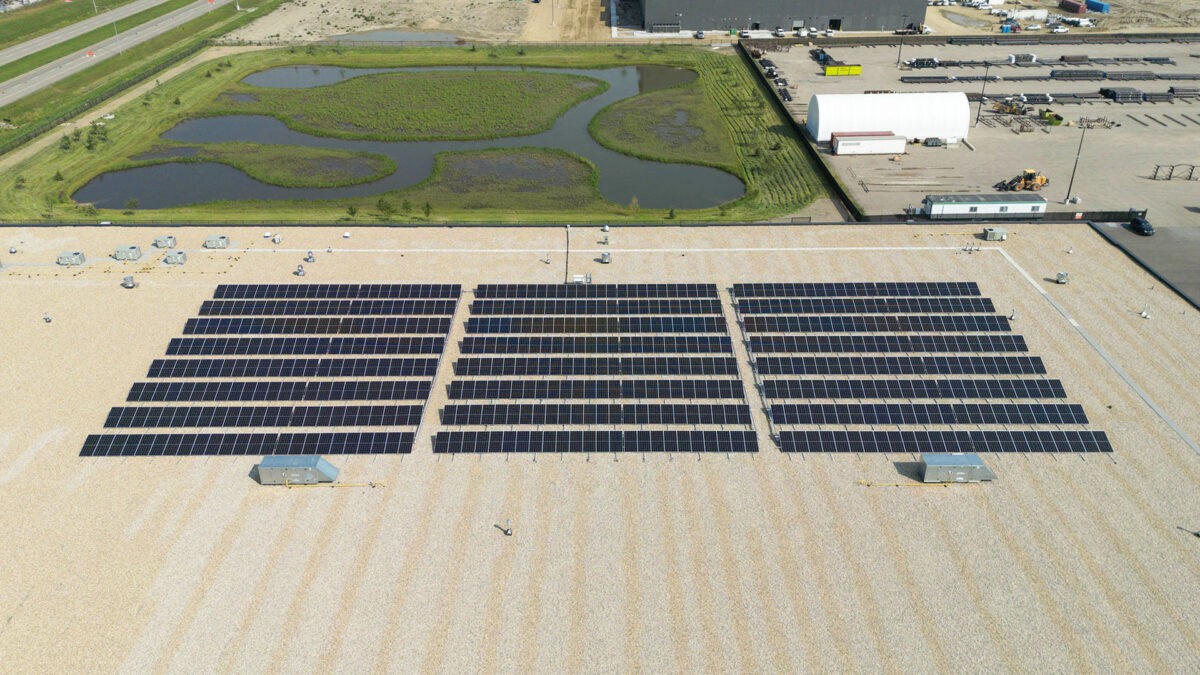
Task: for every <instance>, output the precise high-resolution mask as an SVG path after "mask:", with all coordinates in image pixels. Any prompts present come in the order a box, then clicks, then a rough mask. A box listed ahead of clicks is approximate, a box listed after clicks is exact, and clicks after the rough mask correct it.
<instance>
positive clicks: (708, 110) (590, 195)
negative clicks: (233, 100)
mask: <svg viewBox="0 0 1200 675" xmlns="http://www.w3.org/2000/svg"><path fill="white" fill-rule="evenodd" d="M225 63H226V64H227V65H226V66H225V67H220V68H218V67H217V64H216V63H215V62H214V63H212V64H210V65H206V66H202V67H199V68H197V69H194V70H192V71H190V72H188V73H186V74H184V75H181V76H179V77H177V78H174V79H173V80H171V81H169V82H163V83H162V85H161V86H160V87H158V88H156V89H155V90H154V92H153V94H152V95H151V96H148V97H147V98H146V99H145V100H143V101H138V102H134V103H132V104H130V105H127V106H125V107H123V108H122V109H121V110H120V111H118V114H117V119H115V120H113V121H111V122H110V123H109V134H108V139H109V140H108V141H106V142H104V143H102V144H100V145H99V146H98V147H96V148H95V149H94V150H92V151H85V150H82V149H78V148H73V149H71V150H70V151H67V152H64V151H61V150H59V149H58V148H53V149H49V150H47V151H45V152H43V153H40V154H39V155H36V156H34V157H32V158H30V159H29V160H27V161H25V162H23V163H22V164H21V165H19V166H18V167H16V168H15V169H14V170H12V171H9V172H7V173H5V174H3V175H0V220H8V221H15V220H26V219H31V218H32V219H37V218H38V217H39V216H40V215H41V214H44V213H45V212H46V211H47V207H46V200H47V199H48V198H49V199H51V200H60V201H59V203H61V204H62V206H60V207H57V208H55V209H54V211H55V215H56V217H58V218H62V217H67V214H76V215H74V216H70V217H76V218H84V215H83V214H82V213H81V211H80V210H79V209H76V208H72V206H71V205H70V202H69V195H70V194H71V193H72V192H73V191H74V190H76V189H78V188H79V187H81V186H82V185H83V184H85V183H86V182H87V181H88V180H90V179H91V178H92V177H94V176H96V175H98V174H100V173H103V172H105V171H108V170H111V169H114V168H118V167H120V166H123V165H126V164H127V162H128V161H129V159H128V158H130V157H133V156H136V155H137V154H138V153H141V152H145V151H147V150H148V149H150V148H151V147H153V145H154V144H155V143H156V142H158V137H159V135H160V134H161V133H162V132H164V131H166V130H167V129H170V128H171V127H173V126H174V125H176V124H177V123H179V122H180V121H183V120H185V119H188V118H190V117H194V116H196V114H197V112H198V111H200V110H210V111H211V110H213V109H214V105H213V104H214V102H215V101H217V99H218V98H219V97H221V96H222V94H223V93H224V92H227V91H231V90H235V89H236V88H237V85H236V83H237V82H238V81H240V80H241V79H242V78H243V77H245V76H246V75H248V74H250V73H252V72H256V71H259V70H263V69H266V68H270V67H275V66H283V65H328V66H342V67H347V68H349V67H402V66H428V65H527V66H540V67H555V66H559V67H571V68H606V67H617V66H629V65H642V64H659V65H668V66H676V67H685V68H690V69H692V70H695V71H696V72H697V73H698V74H699V78H698V79H697V80H696V81H695V82H694V83H693V84H689V85H685V86H681V87H679V88H678V90H675V89H672V90H664V91H661V92H659V93H658V94H657V95H656V94H653V93H652V94H648V95H642V96H638V97H634V98H632V99H627V100H626V101H624V102H622V103H619V104H618V105H615V106H613V107H612V108H611V109H610V110H609V111H608V113H606V114H605V115H604V116H603V117H602V119H601V121H600V122H599V123H598V125H599V128H601V129H611V130H614V133H612V134H607V135H606V133H605V132H604V131H596V134H597V135H598V136H600V137H601V138H602V140H603V141H604V143H605V145H608V146H609V147H611V148H614V149H616V150H618V151H621V152H625V153H627V154H631V155H637V156H641V157H646V158H654V159H671V160H676V161H678V160H684V161H688V162H693V163H697V164H707V165H714V166H721V167H724V168H726V169H727V170H729V171H731V172H732V173H734V174H736V175H737V176H738V177H739V178H741V179H742V180H743V181H744V182H745V184H746V194H745V195H744V196H743V197H742V198H741V199H738V200H736V201H734V202H731V203H728V204H725V205H722V206H721V207H716V208H709V209H698V210H682V209H681V210H679V212H678V213H677V214H676V217H677V218H678V219H680V220H696V221H714V222H718V221H743V220H760V219H768V218H775V217H780V216H785V215H789V214H793V213H795V212H797V211H799V210H800V209H802V208H803V207H804V206H806V205H807V204H809V203H810V202H811V201H812V200H813V199H815V198H817V197H820V196H823V195H825V194H826V189H825V184H824V182H823V179H822V177H821V174H820V173H819V172H818V171H817V170H816V168H815V167H813V166H812V165H811V164H810V160H809V158H808V157H807V156H806V154H805V153H804V151H803V148H802V147H801V145H800V139H798V138H797V137H796V136H795V133H794V132H793V131H792V127H791V125H790V124H789V123H788V121H787V120H786V119H784V118H783V116H782V114H781V113H779V112H778V111H777V109H776V108H775V107H773V106H772V105H770V104H769V102H768V101H767V100H766V98H765V94H764V92H763V91H762V90H761V89H760V88H759V86H758V84H757V83H756V81H755V79H754V75H753V73H751V72H750V70H749V69H748V68H747V67H746V66H745V65H744V64H743V63H742V62H741V61H740V60H739V59H738V58H737V57H735V56H733V55H729V54H720V53H714V52H712V51H709V50H701V49H697V48H694V47H690V46H688V47H684V46H681V47H661V46H657V47H636V48H630V47H626V46H621V47H579V48H570V47H545V48H542V47H528V46H527V47H523V48H500V47H497V48H492V49H490V50H483V49H480V50H472V49H469V48H437V49H430V48H411V49H378V48H360V49H348V48H323V47H310V48H307V49H283V50H271V51H261V52H251V53H245V54H241V55H237V56H232V57H229V58H228V59H227V61H225ZM238 91H241V90H238ZM176 99H178V100H179V101H180V103H179V104H178V105H176V104H174V100H176ZM221 105H225V104H221ZM681 110H682V111H683V112H684V113H685V115H684V117H681V116H680V115H679V111H681ZM611 113H618V117H613V116H612V114H611ZM618 118H619V119H621V120H623V121H621V122H620V123H619V124H618V123H616V122H614V120H616V119H618ZM468 124H469V123H468ZM639 124H642V125H646V126H647V129H649V131H645V130H638V128H637V127H638V126H639ZM464 127H465V128H460V129H459V130H458V132H459V133H463V134H466V133H467V132H469V131H471V130H472V129H473V128H474V129H477V127H472V126H467V125H466V124H464ZM655 129H657V131H655ZM694 129H699V130H700V133H699V134H698V135H697V134H696V133H695V131H694ZM646 133H650V134H652V135H653V136H654V137H655V138H656V139H658V140H656V142H654V143H647V142H646V140H647V137H646V136H645V134H646ZM289 147H290V146H289ZM481 156H486V157H483V159H480V157H481ZM551 159H552V160H553V161H551ZM521 167H524V168H523V169H522V168H521ZM531 167H543V168H545V167H552V168H553V171H549V170H546V171H542V170H539V171H534V170H533V169H532V168H531ZM585 168H586V170H585ZM518 169H519V170H518ZM56 172H57V173H58V174H59V175H61V177H62V179H61V180H54V178H53V176H54V175H55V174H56ZM553 175H561V176H567V177H570V181H568V182H567V183H554V182H551V183H548V184H545V185H543V184H542V183H544V182H545V178H546V177H547V176H553ZM18 176H19V177H20V178H21V179H22V180H21V181H20V185H19V186H18V184H17V180H16V179H17V177H18ZM520 176H534V178H528V177H527V178H520ZM595 182H596V176H595V174H594V168H593V167H591V165H590V164H589V163H587V162H586V161H584V160H582V159H581V158H578V157H574V156H570V155H565V153H561V152H559V151H547V150H530V149H523V150H507V151H503V152H499V154H494V153H493V152H485V153H447V154H443V155H441V156H440V157H439V161H438V163H437V168H436V169H435V173H434V175H433V176H431V177H430V178H429V179H428V180H426V181H424V182H422V183H420V184H418V185H415V186H413V187H410V188H408V189H406V190H401V191H397V192H393V193H390V194H386V195H375V196H372V197H371V198H369V199H367V198H360V199H346V200H326V201H307V202H305V201H287V202H284V201H278V202H272V201H259V202H237V203H221V204H205V205H198V206H188V207H178V208H169V209H160V210H153V211H152V210H145V209H143V210H139V211H138V212H136V213H135V214H133V215H132V216H126V215H122V214H120V213H119V212H116V211H114V212H111V213H108V212H105V211H101V212H100V215H101V218H100V219H105V218H104V216H107V217H108V219H111V220H114V221H117V222H127V221H140V220H145V221H161V222H183V221H205V220H230V219H232V220H236V219H247V220H275V221H294V222H337V221H339V220H345V219H347V218H349V216H348V209H350V207H354V208H353V209H352V210H354V211H355V212H356V215H355V216H353V220H356V221H361V222H378V218H379V216H380V215H381V214H379V213H378V210H377V209H376V206H377V200H378V199H379V198H380V197H382V198H383V199H384V200H385V201H387V202H389V203H393V205H394V206H395V207H396V208H395V209H394V210H392V211H390V212H389V213H386V214H382V215H384V216H386V218H387V219H388V220H390V221H395V222H409V221H411V222H422V221H424V220H425V218H424V214H423V213H421V209H420V207H422V206H423V205H424V203H425V202H426V201H428V202H429V203H430V204H431V206H432V213H431V216H430V220H432V221H434V222H564V221H565V222H600V221H608V222H631V221H641V222H653V221H661V220H662V219H663V218H665V217H666V216H667V213H666V212H665V210H659V209H645V208H644V209H638V208H633V207H630V206H628V205H623V204H614V203H611V202H608V201H605V200H603V199H601V198H600V196H599V195H598V193H597V191H596V188H595ZM465 186H470V187H471V189H470V190H467V189H464V188H465ZM406 199H407V200H408V201H409V202H410V204H411V205H415V206H413V208H412V209H411V210H410V211H409V212H408V213H404V212H403V211H402V210H401V209H400V208H399V206H400V205H401V204H402V203H403V201H405V200H406ZM92 217H93V216H92V215H91V214H90V213H88V214H87V218H88V219H90V218H92Z"/></svg>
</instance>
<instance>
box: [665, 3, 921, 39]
mask: <svg viewBox="0 0 1200 675" xmlns="http://www.w3.org/2000/svg"><path fill="white" fill-rule="evenodd" d="M925 8H926V4H925V0H642V9H643V15H644V17H645V24H644V28H645V29H646V30H655V27H656V25H657V26H658V27H659V29H660V30H662V29H664V28H672V29H674V28H673V27H674V26H675V25H678V26H679V28H678V29H674V30H680V29H682V30H728V29H731V28H732V29H751V30H753V29H760V30H770V29H772V28H775V27H776V26H779V27H781V28H784V29H785V30H789V31H790V30H791V29H792V28H798V27H800V26H804V27H806V28H818V29H822V30H823V29H825V28H840V29H841V30H889V31H890V30H895V29H896V28H900V27H902V26H904V25H906V24H909V23H921V22H922V21H924V20H925Z"/></svg>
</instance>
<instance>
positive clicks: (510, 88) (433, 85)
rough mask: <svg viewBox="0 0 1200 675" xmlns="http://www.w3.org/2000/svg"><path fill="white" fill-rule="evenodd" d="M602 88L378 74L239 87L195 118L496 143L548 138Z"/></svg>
mask: <svg viewBox="0 0 1200 675" xmlns="http://www.w3.org/2000/svg"><path fill="white" fill-rule="evenodd" d="M607 88H608V83H606V82H602V81H600V80H593V79H589V78H585V77H579V76H576V75H559V74H550V73H514V72H417V73H381V74H376V75H363V76H360V77H354V78H351V79H349V80H346V81H344V82H339V83H337V84H333V85H328V86H324V87H312V88H309V89H274V88H264V87H251V86H248V85H245V84H239V85H237V86H235V87H231V88H230V89H229V90H228V91H227V92H226V93H224V94H222V95H221V96H219V97H218V98H217V99H216V100H214V101H212V102H211V103H209V104H207V105H203V106H200V107H199V108H197V109H196V114H198V115H226V114H234V115H271V116H273V117H276V118H277V119H279V120H280V121H282V122H283V123H284V124H287V125H288V126H289V127H291V128H293V129H295V130H297V131H302V132H304V133H307V134H313V135H316V136H334V137H338V138H349V139H363V140H375V141H432V140H464V139H475V138H499V137H504V136H525V135H529V134H534V133H538V132H541V131H545V130H546V129H549V128H550V127H551V126H552V125H553V124H554V120H556V119H558V118H559V117H560V116H561V115H562V114H563V113H564V112H566V111H567V110H568V109H569V108H571V107H572V106H574V105H576V104H578V103H579V102H581V101H583V100H585V99H588V98H591V97H593V96H596V95H598V94H599V93H601V92H603V91H604V90H605V89H607Z"/></svg>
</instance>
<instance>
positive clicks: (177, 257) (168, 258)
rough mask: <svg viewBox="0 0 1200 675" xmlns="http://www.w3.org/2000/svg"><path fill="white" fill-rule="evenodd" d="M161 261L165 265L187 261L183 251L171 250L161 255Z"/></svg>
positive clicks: (180, 263)
mask: <svg viewBox="0 0 1200 675" xmlns="http://www.w3.org/2000/svg"><path fill="white" fill-rule="evenodd" d="M163 262H164V263H166V264H167V265H182V264H183V263H185V262H187V254H186V253H184V252H183V251H171V252H170V253H167V254H166V255H164V256H163Z"/></svg>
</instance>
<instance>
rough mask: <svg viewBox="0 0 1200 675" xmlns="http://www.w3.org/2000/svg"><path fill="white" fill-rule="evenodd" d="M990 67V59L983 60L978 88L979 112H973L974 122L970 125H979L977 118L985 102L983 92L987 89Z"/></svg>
mask: <svg viewBox="0 0 1200 675" xmlns="http://www.w3.org/2000/svg"><path fill="white" fill-rule="evenodd" d="M991 67H992V62H991V61H984V62H983V86H982V87H980V88H979V112H977V113H975V123H974V124H972V125H971V126H972V127H977V126H979V118H980V117H982V116H983V104H984V103H987V97H986V96H984V95H983V94H984V92H986V91H987V83H988V70H990V69H991Z"/></svg>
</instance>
